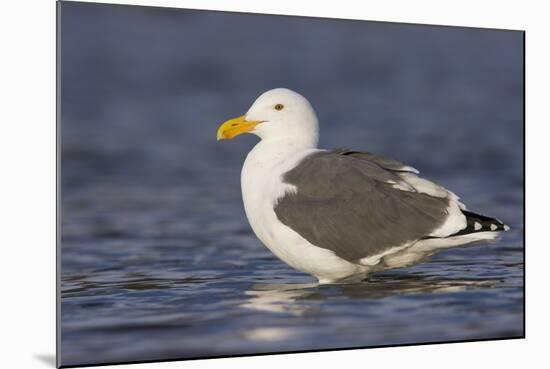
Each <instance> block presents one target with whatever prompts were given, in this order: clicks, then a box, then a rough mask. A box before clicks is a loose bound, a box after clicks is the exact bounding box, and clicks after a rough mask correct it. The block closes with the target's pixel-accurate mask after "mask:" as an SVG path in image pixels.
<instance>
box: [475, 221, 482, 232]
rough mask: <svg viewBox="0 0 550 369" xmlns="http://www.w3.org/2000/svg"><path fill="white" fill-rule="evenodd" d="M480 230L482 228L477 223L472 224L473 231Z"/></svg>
mask: <svg viewBox="0 0 550 369" xmlns="http://www.w3.org/2000/svg"><path fill="white" fill-rule="evenodd" d="M481 228H482V227H481V224H479V223H478V222H475V224H474V229H475V230H476V231H479V230H480V229H481Z"/></svg>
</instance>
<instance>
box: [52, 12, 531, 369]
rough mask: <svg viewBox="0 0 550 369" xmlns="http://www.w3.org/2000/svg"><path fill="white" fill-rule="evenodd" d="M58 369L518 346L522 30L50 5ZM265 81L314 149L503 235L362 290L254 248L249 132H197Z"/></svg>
mask: <svg viewBox="0 0 550 369" xmlns="http://www.w3.org/2000/svg"><path fill="white" fill-rule="evenodd" d="M61 35H62V45H61V65H62V73H61V77H62V84H61V97H62V106H61V125H60V134H61V189H62V195H61V239H62V240H61V273H60V278H61V363H62V364H63V365H76V364H90V363H107V362H117V361H136V360H151V359H172V358H192V357H205V356H219V355H236V354H250V353H261V352H280V351H296V350H313V349H327V348H340V347H366V346H379V345H393V344H406V343H417V342H437V341H449V340H466V339H484V338H502V337H518V336H522V335H523V314H524V310H523V297H524V296H523V274H524V268H523V267H524V264H523V233H524V229H523V95H522V93H523V76H522V71H523V59H522V57H523V56H522V52H523V35H522V34H521V33H519V32H512V31H491V30H476V29H460V28H441V27H426V26H414V25H398V24H389V23H376V22H353V21H350V22H344V21H338V20H333V21H322V20H316V19H309V18H290V17H274V16H252V15H244V14H228V13H210V12H189V11H182V10H170V9H155V8H138V7H121V6H105V5H96V4H78V3H67V4H63V5H62V14H61ZM274 87H288V88H292V89H295V90H297V91H299V92H301V93H302V94H304V95H305V96H306V97H307V98H308V99H309V100H310V101H311V103H312V104H313V106H314V107H315V109H316V111H317V113H318V116H319V119H320V124H321V146H322V147H325V148H336V147H347V148H350V149H356V150H368V151H371V152H376V153H381V154H385V155H388V156H391V157H393V158H396V159H398V160H401V161H404V162H406V163H407V164H410V165H412V166H414V167H416V168H418V169H419V170H421V172H422V174H423V175H424V176H426V177H428V178H430V179H432V180H434V181H436V182H438V183H440V184H442V185H444V186H446V187H448V188H450V189H451V190H453V191H455V192H456V193H457V194H459V195H460V196H461V197H462V199H463V200H464V202H465V203H466V204H467V205H468V207H469V208H470V209H471V210H474V211H477V212H480V213H483V214H487V215H490V216H496V217H498V218H500V219H502V220H503V221H505V222H506V223H507V224H509V225H510V226H511V228H512V229H511V231H510V232H507V233H506V234H504V236H503V238H502V240H501V241H499V242H496V243H492V244H485V245H478V246H472V247H462V248H456V249H452V250H448V251H444V252H441V253H439V254H436V255H434V256H433V257H432V258H430V259H429V260H427V261H426V262H425V263H423V264H419V265H417V266H415V267H412V268H408V269H400V270H393V271H388V272H384V273H379V274H375V275H372V276H371V277H370V280H369V281H368V282H366V283H361V284H349V285H324V286H319V285H317V284H315V279H314V278H312V277H310V276H308V275H305V274H302V273H300V272H297V271H294V270H293V269H291V268H290V267H288V266H286V265H285V264H284V263H282V262H281V261H279V260H278V259H276V258H275V257H274V256H273V255H272V254H271V253H270V252H269V251H268V250H267V249H266V248H265V247H264V246H263V245H262V244H261V243H260V242H259V241H258V240H257V239H256V238H255V236H254V235H253V233H252V231H251V229H250V226H249V225H248V222H247V220H246V217H245V215H244V210H243V206H242V202H241V195H240V184H239V177H240V167H241V165H242V162H243V160H244V158H245V156H246V153H247V152H248V150H250V148H251V147H252V146H253V145H254V144H255V142H256V140H257V139H256V138H255V137H252V136H243V137H241V136H240V137H239V138H238V139H236V140H233V141H224V142H216V140H215V133H216V128H217V126H218V125H219V124H220V123H221V122H222V121H224V120H225V119H228V118H231V117H234V116H237V115H240V114H242V113H244V112H245V111H246V109H248V106H249V105H250V104H251V103H252V101H253V100H254V99H255V97H256V96H257V95H259V94H260V93H261V92H263V91H264V90H267V89H270V88H274Z"/></svg>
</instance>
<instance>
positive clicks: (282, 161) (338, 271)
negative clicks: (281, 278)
mask: <svg viewBox="0 0 550 369" xmlns="http://www.w3.org/2000/svg"><path fill="white" fill-rule="evenodd" d="M314 151H317V149H307V150H303V149H302V150H295V149H292V148H290V147H285V146H281V145H276V144H273V143H266V142H265V141H261V142H260V143H258V144H257V145H256V146H255V147H254V149H252V151H250V153H249V154H248V156H247V158H246V161H245V163H244V165H243V169H242V172H241V188H242V195H243V202H244V208H245V211H246V216H247V218H248V221H249V222H250V225H251V227H252V229H253V231H254V233H255V234H256V236H257V237H258V238H259V239H260V240H261V241H262V242H263V243H264V245H265V246H266V247H267V248H268V249H269V250H270V251H271V252H273V253H274V254H275V255H276V256H277V257H279V258H280V259H281V260H283V261H284V262H286V263H287V264H288V265H290V266H291V267H293V268H295V269H298V270H300V271H303V272H305V273H309V274H312V275H314V276H316V277H317V278H318V279H319V281H320V282H321V283H322V282H330V281H334V280H337V279H341V278H344V277H346V276H349V275H354V274H357V273H360V272H361V271H362V269H361V268H362V267H361V266H358V265H355V264H351V263H349V262H347V261H345V260H343V259H341V258H339V257H337V256H336V255H335V254H334V253H333V252H332V251H329V250H326V249H323V248H320V247H317V246H314V245H312V244H310V243H309V242H308V241H307V240H306V239H304V238H303V237H302V236H300V235H299V234H298V233H296V232H295V231H293V230H292V229H291V228H289V227H287V226H286V225H284V224H282V223H281V222H280V221H279V220H278V218H277V215H276V214H275V211H274V206H275V204H276V203H277V200H278V199H279V198H281V197H282V196H284V195H285V194H286V193H289V192H292V191H296V190H297V189H296V188H295V187H294V186H292V185H289V184H286V183H284V182H283V181H282V175H283V174H284V173H286V172H287V171H289V170H290V169H292V168H294V167H295V166H296V165H297V164H298V163H299V162H300V160H302V159H303V158H304V157H305V156H307V155H309V154H311V153H312V152H314Z"/></svg>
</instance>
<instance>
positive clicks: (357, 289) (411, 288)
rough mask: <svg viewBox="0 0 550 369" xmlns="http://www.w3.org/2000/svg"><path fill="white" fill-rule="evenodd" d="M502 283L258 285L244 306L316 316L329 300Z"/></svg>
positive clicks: (390, 279)
mask: <svg viewBox="0 0 550 369" xmlns="http://www.w3.org/2000/svg"><path fill="white" fill-rule="evenodd" d="M497 283H499V281H498V280H473V279H472V280H465V279H462V280H451V279H449V280H433V279H430V278H429V277H419V276H397V277H396V276H392V275H384V276H383V277H376V278H372V279H370V280H369V281H368V282H366V281H365V282H361V283H353V284H327V285H320V284H317V283H306V284H256V285H253V286H252V288H251V289H249V290H247V291H246V292H245V294H246V296H247V297H248V300H247V302H245V303H244V304H242V305H241V306H242V307H244V308H248V309H254V310H259V311H266V312H272V313H290V314H294V315H305V314H310V313H315V312H317V311H319V310H320V309H321V307H322V304H319V303H318V302H321V301H323V300H327V299H329V298H330V299H338V298H342V297H343V298H346V299H354V300H356V299H381V298H385V297H391V296H395V295H403V294H413V293H453V292H460V291H465V290H467V289H470V288H481V287H492V286H494V285H495V284H497Z"/></svg>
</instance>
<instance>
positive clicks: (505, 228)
mask: <svg viewBox="0 0 550 369" xmlns="http://www.w3.org/2000/svg"><path fill="white" fill-rule="evenodd" d="M509 230H510V227H508V226H507V225H506V224H505V225H504V231H505V232H508V231H509Z"/></svg>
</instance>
